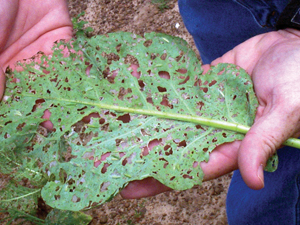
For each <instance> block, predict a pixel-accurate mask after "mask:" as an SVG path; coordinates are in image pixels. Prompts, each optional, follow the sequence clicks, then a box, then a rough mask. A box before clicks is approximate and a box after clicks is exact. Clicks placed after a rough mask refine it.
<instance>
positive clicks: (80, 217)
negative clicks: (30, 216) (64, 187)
mask: <svg viewBox="0 0 300 225" xmlns="http://www.w3.org/2000/svg"><path fill="white" fill-rule="evenodd" d="M92 219H93V218H92V217H91V216H89V215H87V214H85V213H83V212H73V211H67V210H58V209H53V210H51V212H50V213H49V214H48V215H47V217H46V220H45V224H47V225H56V224H57V225H59V224H65V225H73V224H77V225H87V224H89V223H90V222H91V221H92Z"/></svg>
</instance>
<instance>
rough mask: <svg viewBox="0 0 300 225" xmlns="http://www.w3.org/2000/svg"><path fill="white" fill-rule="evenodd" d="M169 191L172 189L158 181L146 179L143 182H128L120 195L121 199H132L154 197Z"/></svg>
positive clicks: (150, 178)
mask: <svg viewBox="0 0 300 225" xmlns="http://www.w3.org/2000/svg"><path fill="white" fill-rule="evenodd" d="M170 190H172V189H171V188H169V187H167V186H165V185H163V184H162V183H160V182H159V181H158V180H155V179H154V178H152V177H148V178H146V179H144V180H139V181H132V182H130V183H129V184H128V185H127V186H126V187H125V188H124V189H123V190H122V191H121V192H120V194H121V196H122V197H123V198H128V199H133V198H144V197H149V196H154V195H157V194H160V193H163V192H166V191H170Z"/></svg>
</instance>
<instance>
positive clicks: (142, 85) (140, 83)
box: [138, 80, 145, 90]
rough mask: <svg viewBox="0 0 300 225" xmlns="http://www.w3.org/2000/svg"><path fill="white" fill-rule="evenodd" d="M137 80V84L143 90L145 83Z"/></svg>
mask: <svg viewBox="0 0 300 225" xmlns="http://www.w3.org/2000/svg"><path fill="white" fill-rule="evenodd" d="M138 82H139V86H140V88H141V89H140V90H143V89H144V87H145V83H144V82H143V81H142V80H139V81H138Z"/></svg>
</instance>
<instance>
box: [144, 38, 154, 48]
mask: <svg viewBox="0 0 300 225" xmlns="http://www.w3.org/2000/svg"><path fill="white" fill-rule="evenodd" d="M152 42H153V41H152V40H151V39H149V40H146V41H145V42H144V44H143V45H144V46H145V47H147V48H148V47H150V46H151V45H152Z"/></svg>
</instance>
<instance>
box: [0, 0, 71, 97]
mask: <svg viewBox="0 0 300 225" xmlns="http://www.w3.org/2000/svg"><path fill="white" fill-rule="evenodd" d="M0 4H1V7H2V10H1V11H0V12H2V13H1V18H2V19H1V21H0V32H1V34H2V37H1V38H0V67H1V68H2V69H3V70H4V69H5V68H6V67H7V66H11V67H13V64H14V63H15V62H16V61H17V60H21V59H25V58H29V57H31V56H32V55H34V54H36V53H37V52H38V51H43V52H45V53H46V54H47V53H50V51H51V47H52V44H53V42H54V41H56V40H58V39H69V38H70V37H71V35H72V23H71V21H70V18H69V14H68V8H67V3H66V1H65V0H44V1H38V0H24V1H16V0H12V1H7V0H0ZM7 12H9V13H7ZM0 71H1V72H0V98H1V96H2V92H3V90H4V74H3V71H2V70H0Z"/></svg>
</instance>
